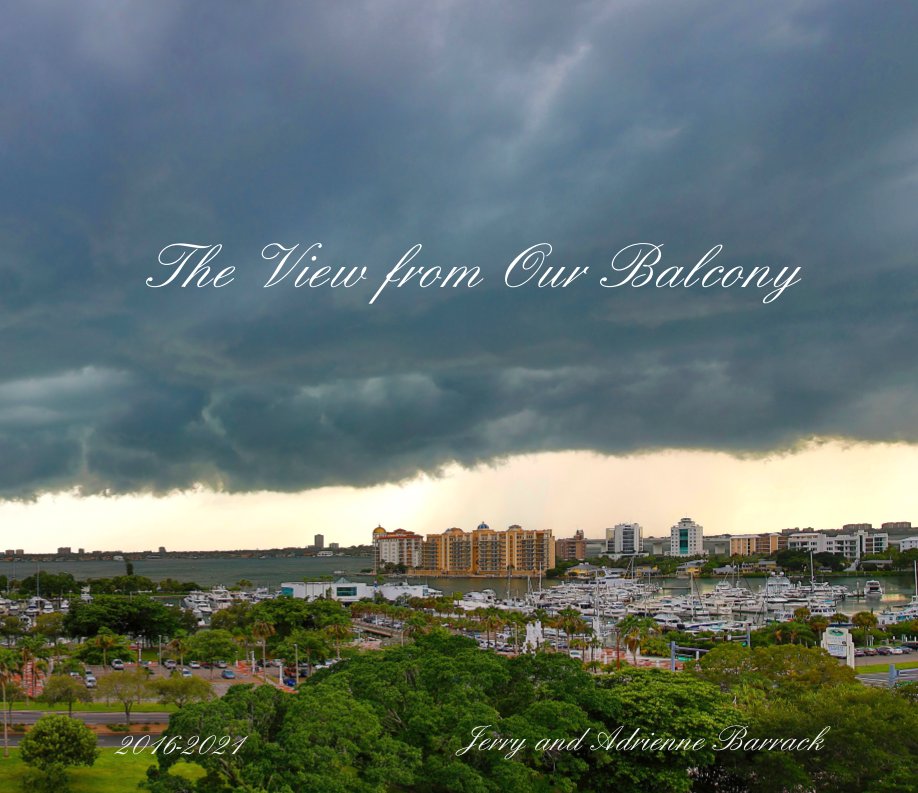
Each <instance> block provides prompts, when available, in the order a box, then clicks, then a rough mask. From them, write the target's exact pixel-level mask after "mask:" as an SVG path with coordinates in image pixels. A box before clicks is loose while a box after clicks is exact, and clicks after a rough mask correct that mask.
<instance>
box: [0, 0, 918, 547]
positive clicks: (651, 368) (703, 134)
mask: <svg viewBox="0 0 918 793" xmlns="http://www.w3.org/2000/svg"><path fill="white" fill-rule="evenodd" d="M916 24H918V9H916V7H915V6H914V5H911V4H889V5H884V6H883V9H882V13H879V12H878V9H877V7H876V6H873V5H870V4H864V3H859V2H847V3H846V2H834V3H818V2H807V3H801V2H771V3H767V4H765V3H763V4H756V5H753V4H730V3H707V2H680V3H644V2H593V3H577V4H557V3H543V4H539V3H520V4H501V5H494V4H490V3H487V4H485V3H481V4H477V3H470V2H462V3H449V2H444V3H399V2H367V3H365V4H358V3H342V4H318V3H317V4H315V5H312V6H310V5H309V4H302V3H290V4H286V5H285V4H271V5H259V6H257V7H252V6H233V5H226V4H219V5H218V4H216V3H214V4H211V3H198V4H173V3H168V2H161V3H155V4H153V3H136V4H130V3H128V4H117V5H115V4H111V3H107V2H101V1H100V2H87V3H80V4H71V3H49V2H36V3H30V4H28V5H20V6H17V7H15V8H11V9H7V10H5V11H4V12H3V21H2V24H0V69H2V73H3V74H4V79H3V85H2V87H0V173H2V177H0V179H2V180H3V185H4V189H3V190H2V191H0V245H2V248H0V498H2V499H6V500H7V501H8V502H10V503H6V504H3V505H0V519H2V520H4V521H5V524H4V526H3V528H4V529H6V527H12V528H15V529H16V535H17V536H19V537H23V539H22V540H21V541H17V542H10V543H7V545H15V546H16V547H19V546H22V545H26V546H29V545H32V546H34V548H35V549H36V550H40V549H41V550H43V549H47V548H53V547H56V546H57V545H62V544H67V545H74V546H92V547H96V546H100V545H101V546H109V547H111V546H121V547H124V548H125V549H128V548H132V547H148V546H151V545H154V546H155V545H158V544H160V543H159V542H155V543H154V542H147V541H145V540H144V541H140V540H135V539H134V538H133V534H132V532H131V528H132V525H134V524H135V523H136V525H141V524H143V525H145V526H148V525H149V524H150V520H151V518H150V516H151V515H162V520H163V521H164V523H163V525H162V527H160V528H161V530H162V531H163V533H164V536H165V535H169V532H176V534H175V540H174V541H173V542H174V545H175V546H177V547H178V546H181V545H184V546H185V547H195V548H202V547H208V546H216V547H238V546H239V545H258V546H261V547H265V546H266V545H269V544H272V543H269V542H268V541H267V540H266V539H265V535H263V534H262V535H259V536H258V537H257V539H258V542H248V540H250V539H251V531H249V530H248V529H249V527H250V526H263V527H264V528H265V529H270V530H272V531H273V532H274V533H276V535H277V537H278V543H279V544H287V543H296V544H302V542H303V539H302V537H301V536H300V533H301V530H308V531H309V532H312V531H313V528H314V527H316V526H319V527H320V528H325V529H326V531H325V534H326V535H327V536H329V535H332V536H338V538H339V539H340V540H342V541H347V542H352V541H357V540H361V539H364V537H365V536H368V532H369V529H370V528H372V525H366V523H367V519H368V518H369V519H370V523H372V524H373V525H375V523H376V521H377V520H379V521H385V522H386V523H387V524H389V525H395V524H398V525H405V527H406V528H413V529H416V530H419V531H441V530H442V529H444V528H446V527H447V526H450V525H454V524H459V525H462V526H464V527H466V528H469V527H471V525H473V522H477V521H478V520H480V519H482V518H485V519H488V520H489V522H491V523H492V524H496V525H505V524H507V523H511V522H523V521H526V522H527V523H528V524H529V525H535V526H538V527H549V528H555V529H556V530H558V531H560V532H561V533H564V531H566V530H567V529H569V528H573V527H575V526H577V525H580V526H582V527H584V528H586V529H587V530H588V534H593V535H598V534H599V532H600V531H601V529H602V528H603V527H604V526H606V525H611V524H612V523H614V522H616V521H618V520H624V519H638V520H641V519H642V516H646V517H645V518H643V522H645V523H649V524H652V526H651V528H653V529H659V530H662V529H664V528H666V527H668V525H670V524H671V523H672V522H674V521H675V520H677V519H678V518H679V517H681V516H682V515H683V514H686V513H688V512H689V511H691V513H692V514H693V516H694V517H695V518H696V519H698V520H699V522H701V523H703V524H705V525H706V528H708V527H710V528H711V529H719V530H725V529H730V528H735V527H737V526H736V524H743V527H744V529H746V528H747V527H746V524H750V523H754V524H755V525H754V526H751V525H750V526H748V529H752V530H765V529H775V528H783V527H784V526H785V525H811V524H812V525H822V526H824V527H828V526H833V525H837V522H842V521H844V520H846V519H847V516H848V515H849V514H850V519H851V520H861V519H863V520H872V521H874V522H879V521H881V520H909V519H912V520H915V521H916V523H918V509H916V507H918V504H916V503H915V496H914V495H913V491H914V490H915V488H914V486H913V482H914V476H913V474H914V472H915V471H916V470H918V469H916V466H915V462H916V459H918V456H916V452H915V449H916V447H915V446H914V444H915V443H916V442H918V398H916V397H918V368H916V366H915V339H916V338H918V315H916V311H915V308H916V283H918V282H916V269H915V251H916V242H918V239H916V238H918V225H916V223H915V221H914V218H915V209H914V208H915V206H916V205H918V103H916V102H915V101H914V90H915V89H914V86H915V84H916V78H918V68H916V67H918V49H916V48H915V47H914V36H913V31H914V30H915V29H916ZM317 241H320V242H322V243H323V248H322V253H321V262H319V264H321V263H325V264H329V265H335V266H338V265H347V266H355V265H356V266H361V265H362V266H366V267H367V268H368V271H369V280H370V281H372V282H374V285H375V282H378V281H379V280H380V279H381V277H382V276H383V275H384V274H385V272H386V271H387V270H388V269H389V268H390V267H391V266H392V265H393V264H395V262H397V261H398V259H399V258H400V257H401V256H402V254H403V253H404V252H405V251H406V250H407V249H408V248H409V247H411V246H412V245H413V244H415V243H421V244H422V245H423V246H424V249H423V251H422V253H421V254H420V256H419V259H418V263H421V264H424V265H434V264H440V265H444V266H447V267H449V266H452V265H467V266H473V265H477V266H479V267H480V268H481V270H482V273H483V276H484V283H483V284H482V285H481V286H479V287H477V288H475V289H455V290H451V289H446V290H444V289H428V290H420V289H418V288H416V287H405V288H403V289H400V290H397V291H396V290H394V289H390V290H387V291H386V292H385V293H384V294H383V295H382V296H381V297H380V299H379V300H378V301H377V302H376V303H375V304H373V305H369V304H368V300H369V298H370V297H371V295H372V291H373V288H372V287H370V286H368V285H361V286H360V287H359V288H355V289H351V290H341V289H336V290H331V289H315V290H307V289H292V288H289V287H290V285H289V283H283V284H280V285H278V286H276V287H273V288H271V289H263V288H262V284H263V283H264V281H265V280H266V278H267V276H268V275H269V274H270V272H271V270H272V269H273V265H269V264H268V263H266V262H264V261H262V260H261V257H260V252H261V250H262V248H263V247H264V246H265V245H267V244H269V243H272V242H281V243H283V244H285V245H293V244H296V243H300V244H303V245H309V244H311V243H313V242H317ZM638 241H651V242H655V243H660V244H663V245H664V251H665V257H666V263H668V264H673V265H677V264H678V265H687V266H691V264H693V263H694V262H696V261H697V260H698V259H699V258H701V256H702V255H703V254H704V253H705V251H707V250H708V249H709V248H711V247H712V246H714V245H716V244H722V245H723V246H724V250H723V253H722V254H721V258H722V259H723V263H724V264H729V265H730V266H742V267H745V268H750V267H753V266H770V267H776V268H780V267H784V266H787V267H797V266H799V267H801V268H802V279H803V280H802V281H801V283H800V284H799V285H797V286H794V287H793V288H791V289H788V290H787V291H786V292H785V293H784V294H783V295H782V296H781V297H780V299H778V300H776V301H775V302H773V303H770V304H767V305H766V304H763V303H762V295H761V294H757V293H755V292H750V291H749V290H743V289H727V290H724V289H703V290H702V289H674V290H670V289H654V288H651V289H629V290H627V291H626V290H623V289H615V290H606V289H602V288H599V286H598V279H592V280H590V281H583V282H580V283H578V284H575V285H574V286H572V287H571V288H569V289H565V290H536V289H529V288H526V289H517V290H509V289H507V288H506V287H505V286H504V285H503V284H502V274H503V270H504V268H505V267H506V265H507V263H508V262H509V261H510V260H511V259H512V258H513V256H514V255H516V253H518V252H519V251H521V250H522V249H524V248H526V247H528V246H530V245H533V244H535V243H538V242H550V243H551V244H552V246H553V248H554V253H553V255H552V259H553V261H555V263H557V264H559V265H560V264H568V265H589V266H590V267H591V270H594V271H595V272H599V271H601V270H602V268H608V263H609V260H610V259H611V257H612V255H613V254H614V253H615V252H616V251H618V250H619V249H620V248H622V247H624V246H625V245H628V244H630V243H634V242H638ZM174 242H192V243H199V244H213V243H222V244H223V251H222V253H221V254H220V262H221V263H222V264H224V265H227V266H228V265H234V266H235V267H236V268H237V269H236V273H235V278H236V280H235V281H234V283H232V284H231V285H230V286H229V287H228V288H224V289H219V290H214V289H200V290H198V289H187V290H182V289H178V288H163V289H150V288H148V287H147V286H145V280H146V279H147V278H148V277H150V276H156V277H160V278H162V277H163V273H162V272H161V271H162V270H163V268H162V266H161V265H159V264H157V261H156V260H157V254H158V252H159V251H160V250H161V249H162V248H163V247H164V246H166V245H168V244H170V243H174ZM813 439H817V442H821V441H825V440H826V439H833V442H832V443H830V444H828V445H822V446H817V447H813V446H811V445H810V446H808V444H810V443H811V441H812V440H813ZM836 441H837V442H836ZM890 443H893V444H896V445H894V446H888V445H884V444H890ZM852 444H853V445H852ZM804 447H806V448H808V449H809V451H805V452H798V453H797V454H796V455H793V454H791V455H789V456H788V454H787V453H788V452H789V451H791V450H795V449H798V450H799V449H801V448H804ZM520 455H525V457H524V458H520V457H519V456H520ZM635 455H636V456H635ZM674 459H677V460H680V461H682V462H681V463H680V465H679V466H677V467H676V468H674V467H673V463H672V461H673V460H674ZM806 461H812V465H806V464H804V463H805V462H806ZM902 466H905V467H906V468H905V470H908V471H911V472H912V476H911V477H908V478H906V479H903V478H902V471H903V468H902ZM469 469H473V470H472V471H471V472H470V471H469ZM868 469H869V470H868ZM685 471H690V472H691V477H690V481H692V482H695V481H696V477H697V478H698V479H697V481H706V482H713V481H716V478H717V477H719V478H720V479H721V480H722V481H724V482H729V487H724V488H720V487H716V486H712V487H701V486H700V485H697V486H692V487H688V488H687V487H685V486H683V485H682V484H680V483H679V480H680V477H682V475H683V474H682V472H685ZM613 472H614V474H615V476H616V477H618V480H619V482H628V483H632V484H633V486H627V487H619V489H615V488H611V489H610V490H609V491H608V492H602V487H603V482H604V481H606V480H605V477H606V476H607V475H611V474H612V473H613ZM850 472H860V473H861V476H862V478H861V479H859V480H857V479H856V478H855V479H849V478H848V477H849V474H850ZM431 476H433V477H434V478H433V479H431V478H429V477H431ZM418 477H420V479H419V478H418ZM849 481H859V482H861V483H864V482H868V481H869V482H872V483H876V485H877V486H874V487H870V488H860V487H857V488H849V489H848V490H847V491H846V492H845V494H844V498H837V495H838V493H839V489H838V484H839V483H840V482H849ZM406 482H408V483H413V484H408V485H404V486H401V487H399V486H397V485H398V483H403V484H404V483H406ZM763 482H768V483H769V484H768V486H767V487H766V488H764V489H763V486H762V483H763ZM557 483H564V486H563V488H561V487H560V486H559V485H558V484H557ZM641 483H643V484H641ZM833 483H834V484H833ZM587 485H589V487H588V486H587ZM192 488H198V492H197V493H196V494H194V495H185V496H181V495H177V494H176V491H186V490H189V489H192ZM200 488H204V492H201V491H200ZM74 489H78V490H79V492H81V493H82V494H83V495H84V496H85V497H89V496H95V495H97V494H108V496H109V497H108V498H102V499H96V498H87V499H86V500H85V501H80V500H79V499H76V500H74V499H72V498H69V497H68V498H64V497H48V496H47V495H45V494H49V493H50V494H53V493H62V492H72V491H74ZM211 491H220V492H221V495H219V496H216V495H214V494H213V493H211ZM533 493H537V494H539V496H538V498H533ZM763 493H764V494H766V495H763ZM170 494H171V495H170ZM574 494H578V495H576V496H575V495H574ZM149 495H153V496H155V497H156V500H152V501H151V499H150V498H148V496H149ZM36 498H37V499H38V500H37V501H30V500H31V499H36ZM21 499H26V500H27V502H26V503H25V504H22V503H14V502H17V501H18V500H21ZM476 502H478V503H480V504H481V505H482V508H481V509H479V508H477V506H476V507H471V506H469V505H472V504H476ZM534 505H538V509H536V508H534ZM842 505H844V506H845V509H844V510H843V509H842V508H841V507H842ZM791 506H793V509H791V508H790V507H791ZM483 512H487V513H490V514H480V513H483ZM842 512H844V516H842V515H841V513H842ZM855 512H856V513H857V514H855ZM227 514H231V515H233V516H234V517H233V518H232V519H229V520H228V519H227ZM373 515H379V517H378V518H376V517H371V516H373ZM798 515H799V516H800V517H799V520H795V517H796V516H798ZM667 516H668V517H667ZM330 522H334V523H336V526H335V528H334V529H332V528H330V527H328V526H326V525H324V524H327V523H330ZM166 523H168V529H167V528H166V525H165V524H166ZM657 524H659V525H657ZM192 527H194V528H195V532H194V534H193V536H191V537H189V535H188V534H187V533H185V529H187V528H192ZM151 530H152V531H157V530H158V529H157V526H152V527H151ZM119 531H120V532H122V535H121V536H120V537H119V535H118V532H119ZM22 532H27V534H26V535H23V533H22ZM5 535H6V531H5V530H4V536H5ZM169 536H172V535H169ZM310 536H311V535H310ZM26 538H27V539H26ZM118 540H120V541H118Z"/></svg>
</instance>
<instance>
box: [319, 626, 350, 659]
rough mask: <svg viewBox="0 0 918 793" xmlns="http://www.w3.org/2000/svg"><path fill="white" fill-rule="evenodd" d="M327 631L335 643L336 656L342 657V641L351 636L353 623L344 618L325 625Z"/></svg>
mask: <svg viewBox="0 0 918 793" xmlns="http://www.w3.org/2000/svg"><path fill="white" fill-rule="evenodd" d="M325 632H326V633H327V634H328V635H329V637H330V638H331V639H332V641H334V643H335V656H336V657H337V658H338V660H340V659H341V642H343V641H344V640H345V639H349V638H350V637H351V625H350V623H349V622H344V621H343V620H341V621H339V622H333V623H331V625H326V626H325Z"/></svg>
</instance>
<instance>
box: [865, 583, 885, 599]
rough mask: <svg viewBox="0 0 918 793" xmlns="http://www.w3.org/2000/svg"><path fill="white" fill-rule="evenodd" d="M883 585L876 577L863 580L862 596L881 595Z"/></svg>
mask: <svg viewBox="0 0 918 793" xmlns="http://www.w3.org/2000/svg"><path fill="white" fill-rule="evenodd" d="M882 596H883V585H882V584H881V583H880V582H879V581H877V580H876V579H871V580H870V581H866V582H864V597H882Z"/></svg>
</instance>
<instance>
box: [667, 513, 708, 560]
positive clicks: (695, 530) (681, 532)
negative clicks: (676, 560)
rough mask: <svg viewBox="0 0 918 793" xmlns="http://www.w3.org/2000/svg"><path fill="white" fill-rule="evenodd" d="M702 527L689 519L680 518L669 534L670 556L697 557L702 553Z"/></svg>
mask: <svg viewBox="0 0 918 793" xmlns="http://www.w3.org/2000/svg"><path fill="white" fill-rule="evenodd" d="M703 533H704V527H703V526H699V525H698V524H697V523H695V521H693V520H692V519H691V518H682V520H680V521H679V522H678V523H677V524H676V525H675V526H673V527H672V529H670V532H669V553H670V555H671V556H698V555H700V554H702V553H704V545H703V536H702V535H703Z"/></svg>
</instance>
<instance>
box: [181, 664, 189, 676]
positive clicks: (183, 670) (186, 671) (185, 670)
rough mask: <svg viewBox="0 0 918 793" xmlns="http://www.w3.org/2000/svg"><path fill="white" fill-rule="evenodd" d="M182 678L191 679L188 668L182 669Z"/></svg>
mask: <svg viewBox="0 0 918 793" xmlns="http://www.w3.org/2000/svg"><path fill="white" fill-rule="evenodd" d="M182 677H191V670H190V669H189V668H188V667H187V666H184V667H182Z"/></svg>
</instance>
